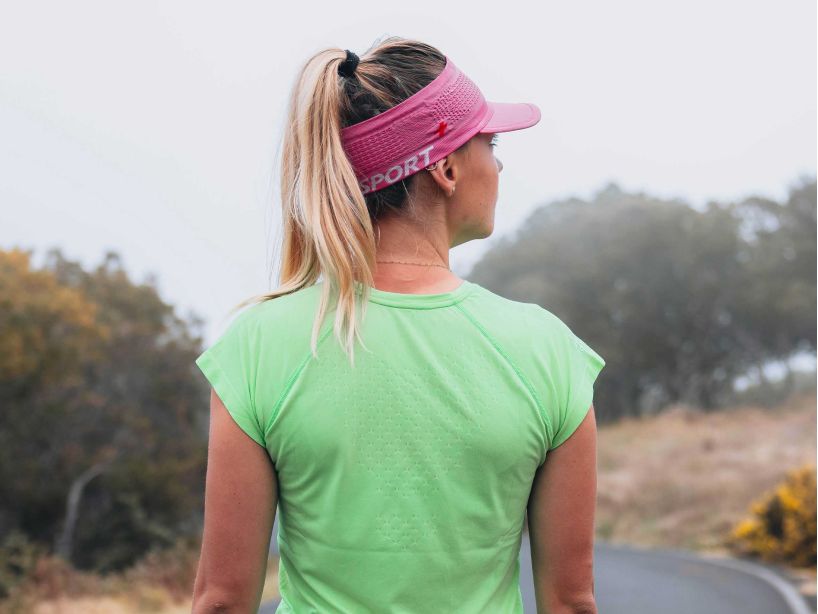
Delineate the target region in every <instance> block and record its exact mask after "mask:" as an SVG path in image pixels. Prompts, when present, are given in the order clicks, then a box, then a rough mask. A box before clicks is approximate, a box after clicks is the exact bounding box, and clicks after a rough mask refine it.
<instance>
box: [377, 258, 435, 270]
mask: <svg viewBox="0 0 818 614" xmlns="http://www.w3.org/2000/svg"><path fill="white" fill-rule="evenodd" d="M375 262H377V263H379V264H385V263H390V262H391V263H395V264H416V265H418V266H439V267H443V268H444V269H446V270H447V271H450V270H451V269H450V268H449V267H448V265H445V264H437V263H426V262H406V261H404V260H376V261H375Z"/></svg>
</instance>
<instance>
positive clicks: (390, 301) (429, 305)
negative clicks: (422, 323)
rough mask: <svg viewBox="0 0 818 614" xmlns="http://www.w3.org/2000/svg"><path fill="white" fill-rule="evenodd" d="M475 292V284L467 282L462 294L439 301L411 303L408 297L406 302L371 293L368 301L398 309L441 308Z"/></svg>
mask: <svg viewBox="0 0 818 614" xmlns="http://www.w3.org/2000/svg"><path fill="white" fill-rule="evenodd" d="M474 292H475V285H474V284H469V287H467V288H464V292H463V294H462V296H456V297H453V298H448V299H439V300H440V301H441V302H440V303H434V302H431V303H426V304H424V303H415V304H412V303H411V302H410V301H411V300H412V299H408V300H407V302H405V303H401V299H391V298H387V297H384V298H380V297H376V296H373V295H372V294H370V295H369V302H371V303H375V304H376V305H384V306H385V307H397V308H398V309H442V308H444V307H454V306H455V305H458V304H460V303H462V302H463V301H464V300H465V299H466V298H468V297H469V296H471V295H472V294H473V293H474ZM407 296H410V297H417V296H423V295H422V294H409V295H407Z"/></svg>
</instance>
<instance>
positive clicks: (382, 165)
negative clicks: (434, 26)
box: [341, 58, 540, 194]
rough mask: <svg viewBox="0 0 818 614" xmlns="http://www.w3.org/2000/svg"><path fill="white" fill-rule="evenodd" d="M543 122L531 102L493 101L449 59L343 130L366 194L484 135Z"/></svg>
mask: <svg viewBox="0 0 818 614" xmlns="http://www.w3.org/2000/svg"><path fill="white" fill-rule="evenodd" d="M538 121H540V109H539V108H538V107H537V106H536V105H533V104H530V103H527V102H488V101H486V99H485V98H484V97H483V94H482V93H481V92H480V90H479V89H478V87H477V86H476V85H475V84H474V82H472V80H471V79H469V78H468V77H467V76H466V75H465V74H464V73H463V71H461V70H460V69H459V68H457V67H456V66H455V65H454V64H453V63H452V61H451V60H450V59H449V58H446V66H445V67H444V68H443V71H442V72H441V73H440V74H439V75H438V76H437V77H435V79H434V80H433V81H432V82H431V83H429V85H427V86H426V87H424V88H423V89H421V90H420V91H418V92H415V93H414V94H412V95H411V96H410V97H409V98H407V99H406V100H404V101H402V102H401V103H399V104H397V105H395V106H394V107H392V108H390V109H388V110H387V111H384V112H383V113H379V114H378V115H376V116H375V117H370V118H369V119H366V120H364V121H362V122H358V123H357V124H353V125H352V126H347V127H346V128H343V129H342V130H341V140H342V142H343V147H344V151H345V152H346V154H347V157H348V158H349V160H350V162H351V163H352V167H353V169H355V175H356V177H357V178H358V183H359V185H360V186H361V191H362V192H363V193H364V194H368V193H369V192H376V191H378V190H380V189H383V188H386V187H388V186H390V185H392V184H393V183H396V182H398V181H400V180H401V179H404V178H406V177H409V176H410V175H414V174H415V173H417V172H418V171H422V170H423V169H424V168H425V167H426V166H428V165H430V164H434V163H435V162H437V161H438V160H440V159H442V158H445V157H446V156H447V155H449V154H450V153H452V152H453V151H455V150H456V149H457V148H458V147H460V146H461V145H463V144H464V143H465V142H466V141H468V140H469V139H470V138H472V137H473V136H474V135H475V134H478V133H481V132H482V133H494V132H511V131H512V130H521V129H522V128H528V127H530V126H533V125H534V124H536V123H537V122H538Z"/></svg>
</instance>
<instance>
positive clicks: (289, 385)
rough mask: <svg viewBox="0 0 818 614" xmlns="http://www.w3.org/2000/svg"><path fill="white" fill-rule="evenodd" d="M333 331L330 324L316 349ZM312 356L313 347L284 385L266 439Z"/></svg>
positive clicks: (269, 423)
mask: <svg viewBox="0 0 818 614" xmlns="http://www.w3.org/2000/svg"><path fill="white" fill-rule="evenodd" d="M331 332H332V326H328V327H327V330H325V331H324V332H323V334H322V335H321V336H320V337H319V339H318V343H317V344H316V351H317V350H318V348H319V347H321V344H322V343H323V342H324V339H326V338H327V336H328V335H329V334H330V333H331ZM311 356H312V349H308V350H307V355H306V356H305V357H304V359H303V360H302V361H301V364H299V365H298V367H297V368H296V369H295V371H293V373H292V375H290V377H289V379H288V380H287V383H286V384H285V385H284V390H283V391H282V392H281V395H280V396H279V397H278V400H277V401H276V402H275V405H273V409H272V413H271V415H270V419H269V421H268V424H267V425H266V426H265V427H264V440H265V441H266V440H267V437H268V435H269V434H270V429H272V427H273V423H274V422H275V421H276V418H277V417H278V412H279V411H280V409H281V405H282V404H283V403H284V400H285V399H286V398H287V395H288V394H289V393H290V389H291V388H292V387H293V386H294V385H295V382H296V380H298V376H299V375H301V372H302V371H303V370H304V367H306V366H307V363H308V362H309V361H310V357H311Z"/></svg>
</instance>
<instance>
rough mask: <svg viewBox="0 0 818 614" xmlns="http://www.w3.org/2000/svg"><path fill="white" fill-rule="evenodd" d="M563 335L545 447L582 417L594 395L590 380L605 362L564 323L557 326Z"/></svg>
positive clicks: (556, 441) (563, 436)
mask: <svg viewBox="0 0 818 614" xmlns="http://www.w3.org/2000/svg"><path fill="white" fill-rule="evenodd" d="M560 328H561V330H562V333H563V335H562V336H563V339H562V342H561V344H560V345H561V348H560V354H561V356H560V357H559V360H560V362H561V363H562V364H561V365H560V368H559V369H557V370H555V372H558V373H560V378H559V379H560V381H558V382H556V387H557V393H558V394H557V404H556V408H555V409H556V415H555V416H554V418H553V420H552V424H553V425H554V436H553V437H552V439H551V445H550V447H549V450H553V449H554V448H556V447H557V446H559V445H560V444H562V443H563V442H565V440H566V439H568V438H569V437H570V436H571V435H572V434H573V432H574V431H575V430H577V427H579V425H580V423H581V422H582V421H583V420H584V419H585V416H586V415H587V414H588V410H589V409H590V407H591V403H592V402H593V398H594V381H595V380H596V378H597V375H599V372H600V371H601V370H602V368H603V367H604V366H605V360H604V359H603V358H602V356H600V355H599V354H597V353H596V352H595V351H594V350H593V349H592V348H591V347H590V346H589V345H588V344H587V343H585V342H584V341H583V340H582V339H580V338H579V337H577V336H576V335H575V334H574V333H573V332H572V331H571V329H570V328H568V326H566V325H565V324H563V325H562V326H561V327H560Z"/></svg>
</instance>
